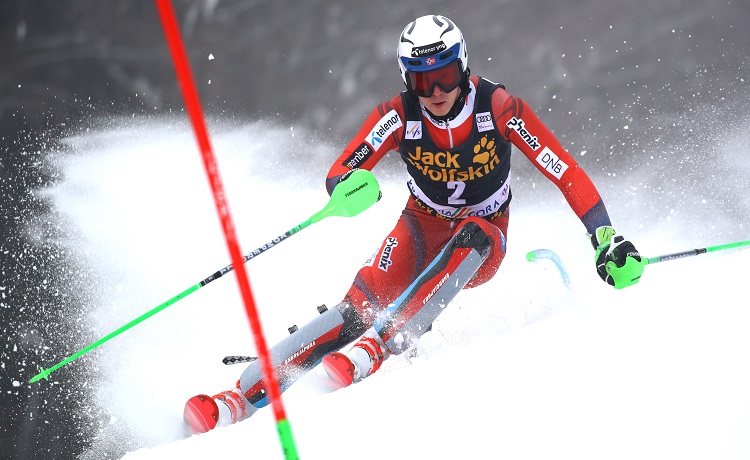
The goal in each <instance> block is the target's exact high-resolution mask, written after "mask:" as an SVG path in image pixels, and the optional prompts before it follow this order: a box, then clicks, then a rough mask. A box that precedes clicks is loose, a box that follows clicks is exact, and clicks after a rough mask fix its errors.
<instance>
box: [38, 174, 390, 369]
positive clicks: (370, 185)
mask: <svg viewBox="0 0 750 460" xmlns="http://www.w3.org/2000/svg"><path fill="white" fill-rule="evenodd" d="M378 199H380V185H379V184H378V181H377V180H376V179H375V176H374V175H373V174H372V173H371V172H370V171H367V170H364V169H357V170H354V171H352V172H351V174H350V176H349V177H348V178H347V179H346V180H345V181H343V182H341V183H340V184H339V185H337V186H336V188H334V189H333V193H331V198H330V200H329V201H328V204H326V206H325V207H324V208H323V209H321V210H320V211H318V212H316V213H315V214H313V215H312V216H311V217H310V218H309V219H307V220H306V221H304V222H302V223H301V224H299V225H297V226H296V227H294V228H292V229H291V230H289V231H287V232H286V233H284V234H283V235H280V236H278V237H276V238H274V239H273V240H271V241H269V242H268V243H266V244H264V245H263V246H261V247H259V248H257V249H255V250H254V251H252V252H250V253H248V254H246V255H245V256H243V262H247V261H248V260H250V259H254V258H255V257H257V256H259V255H260V254H263V253H264V252H266V251H268V250H269V249H271V248H272V247H274V246H276V245H277V244H279V243H281V242H282V241H284V240H286V239H287V238H289V237H290V236H292V235H294V234H296V233H299V232H300V231H301V230H302V229H305V228H307V227H309V226H310V225H312V224H314V223H316V222H320V221H321V220H323V219H325V218H326V217H329V216H339V217H352V216H356V215H357V214H359V213H361V212H362V211H364V210H366V209H367V208H369V207H370V206H372V205H373V204H374V203H375V202H376V201H378ZM232 269H233V267H232V265H231V264H230V265H227V266H226V267H224V268H222V269H221V270H219V271H217V272H216V273H214V274H212V275H211V276H209V277H208V278H206V279H204V280H203V281H201V282H200V283H197V284H194V285H193V286H190V287H189V288H187V289H185V290H184V291H182V292H180V293H179V294H177V295H176V296H174V297H172V298H171V299H169V300H167V301H166V302H164V303H162V304H160V305H158V306H156V307H154V308H153V309H151V310H149V311H147V312H146V313H144V314H142V315H141V316H139V317H137V318H135V319H134V320H132V321H130V322H129V323H127V324H125V325H124V326H122V327H120V328H119V329H117V330H115V331H112V332H110V333H109V334H107V335H105V336H104V337H102V338H101V339H99V340H97V341H96V342H94V343H92V344H91V345H89V346H87V347H86V348H83V349H82V350H80V351H78V352H77V353H74V354H73V355H71V356H69V357H67V358H65V359H64V360H62V361H60V362H59V363H57V364H55V365H54V366H52V367H50V368H48V369H41V370H40V372H39V373H38V374H37V375H35V376H34V377H32V378H31V380H29V383H34V382H36V381H38V380H41V379H45V380H47V379H49V376H50V374H52V372H54V371H56V370H58V369H59V368H61V367H63V366H64V365H66V364H68V363H70V362H71V361H73V360H75V359H78V358H79V357H81V356H82V355H84V354H86V353H88V352H89V351H91V350H93V349H94V348H96V347H98V346H99V345H102V344H103V343H105V342H107V341H109V340H110V339H113V338H114V337H117V336H118V335H120V334H122V333H123V332H125V331H127V330H128V329H130V328H132V327H133V326H136V325H137V324H139V323H141V322H143V321H145V320H147V319H148V318H150V317H152V316H154V315H155V314H157V313H159V312H160V311H162V310H164V309H165V308H167V307H169V306H170V305H173V304H174V303H175V302H177V301H178V300H180V299H183V298H185V297H187V296H188V295H190V294H192V293H193V292H195V291H197V290H198V289H200V288H202V287H203V286H205V285H207V284H208V283H210V282H211V281H214V280H215V279H217V278H221V277H222V276H223V275H225V274H227V273H229V272H230V271H232Z"/></svg>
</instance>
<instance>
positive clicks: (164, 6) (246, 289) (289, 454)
mask: <svg viewBox="0 0 750 460" xmlns="http://www.w3.org/2000/svg"><path fill="white" fill-rule="evenodd" d="M155 1H156V6H157V8H158V10H159V16H160V17H161V22H162V27H163V28H164V34H165V36H166V40H167V45H168V46H169V52H170V54H171V55H172V61H173V62H174V67H175V70H176V72H177V80H178V82H179V84H180V89H181V90H182V97H183V99H184V100H185V107H186V109H187V112H188V116H189V117H190V121H191V123H192V125H193V130H194V131H195V135H196V137H197V140H198V146H199V147H200V151H201V156H202V157H203V166H204V168H205V170H206V174H207V175H208V180H209V182H210V184H211V190H212V192H213V195H214V203H215V205H216V211H217V212H218V214H219V219H220V220H221V226H222V229H223V230H224V237H225V239H226V242H227V247H228V248H229V253H230V255H231V257H232V266H233V267H234V270H235V274H236V276H237V283H238V284H239V287H240V293H241V294H242V300H243V302H244V304H245V311H246V313H247V317H248V320H249V321H250V329H251V330H252V333H253V337H254V338H255V347H256V349H257V351H258V357H259V359H260V363H261V369H262V371H263V381H264V383H265V387H266V391H268V397H269V399H270V401H271V406H272V408H273V413H274V416H275V417H276V428H277V430H278V433H279V439H280V441H281V447H282V449H283V451H284V456H285V457H286V458H287V459H297V458H299V456H298V455H297V447H296V445H295V443H294V437H293V436H292V430H291V425H290V424H289V421H288V420H287V418H286V412H285V411H284V405H283V403H282V401H281V390H280V389H279V383H278V381H277V380H276V375H275V374H274V371H273V362H272V361H271V356H270V354H269V352H268V346H267V345H266V339H265V336H264V335H263V327H262V326H261V324H260V317H259V316H258V310H257V308H256V305H255V300H254V298H253V293H252V290H251V288H250V281H249V279H248V276H247V271H246V270H245V264H244V263H243V262H244V260H243V258H242V252H241V251H240V247H239V244H238V242H237V235H236V233H235V228H234V222H233V221H232V215H231V213H230V210H229V203H227V201H226V198H225V196H226V195H225V193H224V186H223V185H222V182H221V177H220V176H219V168H218V166H217V164H216V158H215V157H214V154H213V149H212V148H211V142H210V140H209V137H208V129H207V128H206V122H205V118H204V116H203V110H202V108H201V103H200V99H199V97H198V90H197V89H196V86H195V81H194V80H193V74H192V72H191V71H190V63H189V61H188V58H187V53H186V52H185V45H184V43H183V42H182V36H181V35H180V29H179V26H178V24H177V19H176V17H175V13H174V8H173V7H172V2H171V1H170V0H155Z"/></svg>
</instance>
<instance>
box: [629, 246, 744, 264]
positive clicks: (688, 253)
mask: <svg viewBox="0 0 750 460" xmlns="http://www.w3.org/2000/svg"><path fill="white" fill-rule="evenodd" d="M742 246H750V240H747V241H738V242H736V243H727V244H720V245H717V246H709V247H707V248H699V249H691V250H689V251H683V252H676V253H674V254H667V255H663V256H656V257H647V258H644V259H643V260H644V261H645V263H646V265H648V264H655V263H657V262H666V261H668V260H676V259H682V258H683V257H690V256H697V255H699V254H705V253H707V252H714V251H722V250H724V249H734V248H739V247H742Z"/></svg>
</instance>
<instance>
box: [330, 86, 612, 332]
mask: <svg viewBox="0 0 750 460" xmlns="http://www.w3.org/2000/svg"><path fill="white" fill-rule="evenodd" d="M511 146H515V147H516V148H517V149H518V150H520V151H521V153H523V154H524V155H525V156H526V158H528V159H529V161H531V163H532V164H533V165H534V166H536V168H537V169H538V170H539V171H540V172H541V173H542V174H543V175H544V176H545V177H546V178H547V179H549V180H550V181H552V183H554V184H555V185H556V186H557V187H558V188H559V189H560V191H561V192H562V194H563V196H564V197H565V199H566V200H567V202H568V204H569V205H570V207H571V208H572V210H573V212H575V213H576V215H577V216H578V217H579V218H580V219H581V221H582V223H583V224H584V226H585V227H586V229H587V231H588V232H589V233H593V232H594V230H595V229H596V228H597V227H599V226H602V225H611V223H610V219H609V216H608V214H607V210H606V208H605V207H604V204H603V202H602V200H601V197H600V195H599V192H598V191H597V190H596V187H595V186H594V184H593V183H592V182H591V180H590V179H589V177H588V175H587V174H586V173H585V172H584V170H583V169H582V168H581V167H579V165H578V164H577V163H576V161H575V160H574V159H573V157H572V156H571V155H570V154H569V153H568V152H567V151H566V150H565V149H564V148H563V147H562V145H561V144H560V142H559V141H558V140H557V138H556V137H555V136H554V135H553V134H552V132H551V131H550V130H549V129H548V128H547V127H546V126H545V125H544V124H543V123H542V122H541V121H540V120H539V118H538V117H537V116H536V114H535V113H534V112H533V111H532V110H531V108H530V107H529V106H528V105H527V104H526V102H524V101H523V100H522V99H521V98H519V97H517V96H515V95H512V94H510V93H509V92H507V91H506V90H505V88H504V87H503V86H502V85H498V84H495V83H492V82H490V81H489V80H486V79H484V78H480V77H470V91H469V94H468V95H467V96H466V98H465V103H464V106H463V108H462V110H461V111H460V113H459V114H458V115H457V116H456V117H455V118H453V119H451V120H449V121H438V120H435V119H434V118H433V117H432V116H431V115H430V114H429V112H427V111H426V110H425V109H424V107H423V106H422V105H421V104H420V102H419V100H418V98H416V97H415V96H412V95H410V94H409V93H407V92H403V93H401V94H400V95H397V96H395V97H393V98H392V99H390V100H389V101H386V102H383V103H381V104H379V105H378V106H377V107H376V108H375V109H374V110H373V111H372V112H371V113H370V114H369V116H368V117H367V119H366V121H365V122H364V124H363V125H362V127H361V128H360V129H359V131H358V132H357V134H356V136H355V137H354V139H353V140H352V141H351V142H350V143H349V145H348V146H347V147H346V148H345V149H344V152H343V153H342V154H341V156H339V158H338V159H337V160H336V161H335V162H334V164H333V166H331V169H330V170H329V172H328V176H327V179H326V186H327V189H328V192H329V193H331V191H332V190H333V187H335V185H336V184H337V182H338V180H339V178H340V177H341V176H342V175H343V174H344V173H346V172H347V171H349V170H351V169H354V168H364V169H367V170H372V169H373V168H374V167H375V165H376V164H377V163H378V162H379V161H380V160H381V159H382V158H383V156H384V155H385V154H386V153H388V152H390V151H396V152H399V153H400V155H401V158H402V160H403V161H404V163H405V164H406V169H407V173H408V180H407V185H408V187H409V191H410V196H409V198H408V200H407V203H406V206H405V208H404V210H403V212H402V214H401V217H400V218H399V220H398V222H397V223H396V226H395V227H394V228H393V230H392V231H391V232H390V233H389V234H388V235H387V236H386V238H385V239H384V240H383V242H382V244H381V246H380V248H379V249H378V251H377V252H376V253H375V254H374V255H373V256H372V257H371V258H370V259H369V260H368V261H367V262H366V263H365V264H364V266H363V267H362V268H361V269H360V270H359V272H358V273H357V276H356V277H355V279H354V282H353V284H352V286H351V288H350V289H349V291H348V292H347V294H346V296H345V299H344V300H345V301H346V302H349V303H351V304H352V305H353V306H354V308H355V309H356V310H357V311H358V313H359V314H360V315H361V316H362V317H363V318H368V319H369V318H372V317H373V315H376V314H377V313H378V312H379V311H380V310H382V309H383V308H385V307H386V306H387V305H388V304H389V303H391V302H392V301H393V300H394V299H395V298H396V297H398V296H399V295H400V294H401V293H402V292H403V291H404V290H405V289H406V288H407V287H408V286H409V284H410V283H411V282H412V281H413V280H414V279H415V278H416V277H417V276H418V275H419V274H420V273H422V271H423V270H424V269H425V267H427V266H428V264H430V262H431V261H432V260H433V259H434V258H435V257H436V255H437V254H438V253H439V252H440V251H441V250H442V249H443V247H444V246H445V244H446V243H447V242H448V240H449V239H450V238H451V236H452V235H453V234H454V232H455V231H456V228H457V227H458V225H459V224H460V222H462V221H463V220H465V219H467V218H469V217H472V218H473V219H472V220H474V219H477V218H481V219H483V220H485V221H487V222H489V223H490V224H492V225H493V226H494V227H497V229H498V230H499V231H498V232H495V233H496V234H497V235H498V237H496V238H495V241H494V242H493V247H492V251H491V252H490V255H489V257H488V258H487V259H486V260H485V261H484V263H483V265H482V267H481V268H480V269H479V271H478V272H477V274H476V275H475V276H474V278H473V279H472V280H471V281H470V282H469V283H468V284H467V285H466V287H474V286H477V285H480V284H482V283H484V282H486V281H488V280H489V279H490V278H492V277H493V276H494V274H495V273H496V272H497V270H498V268H499V266H500V264H501V262H502V260H503V258H504V256H505V252H506V241H507V231H508V219H509V204H510V201H511V197H512V194H511V187H510V178H511V174H510V154H511ZM368 322H369V321H368Z"/></svg>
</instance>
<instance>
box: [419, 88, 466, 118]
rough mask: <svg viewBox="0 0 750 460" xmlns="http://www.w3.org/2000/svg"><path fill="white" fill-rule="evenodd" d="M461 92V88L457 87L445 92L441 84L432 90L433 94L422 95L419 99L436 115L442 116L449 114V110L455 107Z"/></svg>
mask: <svg viewBox="0 0 750 460" xmlns="http://www.w3.org/2000/svg"><path fill="white" fill-rule="evenodd" d="M460 92H461V88H459V87H455V88H453V90H452V91H449V92H447V93H446V92H445V91H443V90H442V88H440V86H435V87H434V90H433V91H432V96H430V97H421V96H420V98H419V101H420V102H421V103H422V104H423V105H424V106H425V107H426V108H427V110H429V111H430V113H432V114H433V115H435V116H438V117H442V116H444V115H448V112H449V111H450V110H451V107H453V104H455V103H456V99H458V94H459V93H460Z"/></svg>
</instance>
